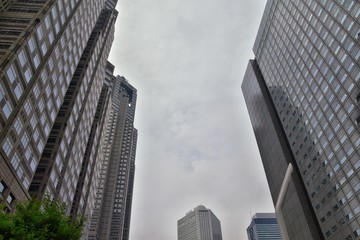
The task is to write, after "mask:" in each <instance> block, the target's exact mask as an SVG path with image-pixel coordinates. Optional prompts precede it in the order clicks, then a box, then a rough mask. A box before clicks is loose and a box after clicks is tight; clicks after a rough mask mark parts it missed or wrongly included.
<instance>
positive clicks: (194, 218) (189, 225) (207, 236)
mask: <svg viewBox="0 0 360 240" xmlns="http://www.w3.org/2000/svg"><path fill="white" fill-rule="evenodd" d="M177 225H178V240H222V234H221V225H220V221H219V219H218V218H217V217H216V216H215V215H214V213H213V212H212V211H211V210H210V209H207V208H205V207H204V206H202V205H200V206H198V207H196V208H195V209H194V210H193V211H190V212H188V213H187V214H186V215H185V217H183V218H181V219H180V220H179V221H178V223H177Z"/></svg>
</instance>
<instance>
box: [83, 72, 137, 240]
mask: <svg viewBox="0 0 360 240" xmlns="http://www.w3.org/2000/svg"><path fill="white" fill-rule="evenodd" d="M109 73H110V72H109ZM109 76H110V75H109ZM108 79H109V81H107V82H108V83H109V84H111V85H112V96H111V102H112V105H111V109H110V113H109V120H108V124H107V129H106V135H105V143H104V150H103V153H104V156H103V160H102V164H101V171H100V175H99V180H100V181H99V182H100V184H99V186H98V188H97V191H96V198H95V208H94V211H93V214H92V218H91V220H90V226H89V233H88V238H87V239H124V240H125V239H128V238H129V230H130V216H131V202H132V192H133V184H134V172H135V154H136V142H137V130H136V129H135V128H134V126H133V124H134V115H135V107H136V96H137V93H136V89H135V88H134V87H133V86H131V85H130V84H129V82H128V81H127V80H126V79H125V78H123V77H120V76H117V77H112V78H110V77H109V78H108Z"/></svg>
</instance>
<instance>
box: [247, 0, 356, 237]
mask: <svg viewBox="0 0 360 240" xmlns="http://www.w3.org/2000/svg"><path fill="white" fill-rule="evenodd" d="M359 18H360V3H359V2H358V1H355V0H341V1H335V0H321V1H314V0H304V1H299V0H297V1H289V0H269V1H268V2H267V5H266V8H265V12H264V16H263V19H262V22H261V24H260V29H259V32H258V35H257V38H256V40H255V45H254V48H253V51H254V54H255V60H251V61H250V62H249V64H248V68H247V71H246V74H245V77H244V81H243V83H242V90H243V93H244V97H245V101H246V104H247V107H248V111H249V115H250V119H251V122H252V125H253V129H254V133H255V136H256V140H257V143H258V147H259V150H260V155H261V158H262V162H263V165H264V169H265V173H266V177H267V180H268V184H269V187H270V192H271V196H272V199H273V202H274V205H275V206H276V207H278V208H277V215H279V214H280V215H281V219H282V220H283V223H284V226H285V231H286V232H285V234H286V235H287V236H288V239H299V240H300V239H358V238H359V236H360V222H359V219H360V215H359V214H360V204H359V200H360V199H359V196H360V194H359V193H360V192H359V191H360V180H359V171H360V152H359V146H360V130H359V123H360V108H359V101H360V95H359V93H360V90H359V82H360V23H359V21H358V20H359ZM289 164H291V165H289ZM289 166H292V167H293V170H292V173H291V171H289V173H291V174H290V175H289V176H290V177H289V178H285V179H284V177H285V174H286V172H287V169H291V167H289ZM286 184H289V185H288V187H286V188H283V189H282V188H281V187H282V186H286ZM279 196H280V197H279ZM282 201H283V203H282V204H279V205H277V203H279V202H282ZM278 221H279V224H280V220H279V219H278ZM280 225H281V224H280Z"/></svg>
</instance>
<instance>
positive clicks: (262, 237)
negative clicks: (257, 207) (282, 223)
mask: <svg viewBox="0 0 360 240" xmlns="http://www.w3.org/2000/svg"><path fill="white" fill-rule="evenodd" d="M246 231H247V234H248V239H249V240H281V239H282V238H281V235H280V229H279V225H278V223H277V220H276V215H275V213H256V214H255V215H254V216H253V217H252V219H251V223H250V225H249V227H248V228H247V229H246Z"/></svg>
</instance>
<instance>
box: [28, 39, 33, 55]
mask: <svg viewBox="0 0 360 240" xmlns="http://www.w3.org/2000/svg"><path fill="white" fill-rule="evenodd" d="M28 44H29V49H30V52H31V53H33V52H34V51H35V42H34V38H33V37H31V38H30V39H29V41H28Z"/></svg>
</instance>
